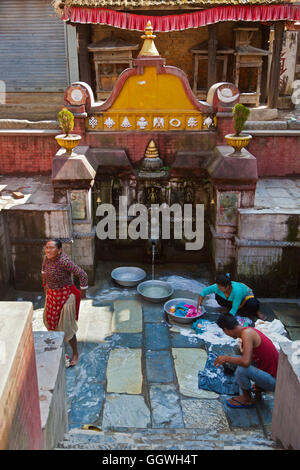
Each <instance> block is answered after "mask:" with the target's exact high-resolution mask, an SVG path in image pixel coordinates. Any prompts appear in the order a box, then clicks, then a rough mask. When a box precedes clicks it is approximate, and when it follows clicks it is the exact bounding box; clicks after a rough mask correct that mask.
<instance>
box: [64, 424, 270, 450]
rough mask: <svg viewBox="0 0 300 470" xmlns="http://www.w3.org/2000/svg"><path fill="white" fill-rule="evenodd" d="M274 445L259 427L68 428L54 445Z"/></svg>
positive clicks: (250, 447) (105, 447)
mask: <svg viewBox="0 0 300 470" xmlns="http://www.w3.org/2000/svg"><path fill="white" fill-rule="evenodd" d="M278 448H279V447H278V445H277V444H276V443H275V442H274V441H272V440H270V439H268V438H266V437H265V436H264V434H263V433H262V432H259V431H250V432H249V431H247V432H244V431H239V432H237V431H229V432H226V433H219V432H217V431H213V432H211V431H209V430H207V429H181V430H176V429H170V430H168V429H164V430H161V429H145V430H139V431H134V432H130V433H128V432H109V431H106V432H104V431H99V432H98V431H91V430H86V431H83V430H82V429H72V430H71V431H70V432H68V433H67V434H66V436H65V438H64V440H63V441H61V442H60V443H59V444H58V446H57V448H56V449H59V450H62V449H70V450H71V449H74V450H75V449H86V450H100V449H101V450H147V449H148V450H209V449H212V450H213V449H214V450H217V449H219V450H246V449H247V450H255V449H257V450H273V449H278Z"/></svg>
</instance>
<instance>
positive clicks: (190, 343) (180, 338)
mask: <svg viewBox="0 0 300 470" xmlns="http://www.w3.org/2000/svg"><path fill="white" fill-rule="evenodd" d="M171 342H172V347H173V348H202V347H204V346H205V341H204V340H203V339H201V338H199V336H196V335H195V336H184V335H181V334H179V333H171Z"/></svg>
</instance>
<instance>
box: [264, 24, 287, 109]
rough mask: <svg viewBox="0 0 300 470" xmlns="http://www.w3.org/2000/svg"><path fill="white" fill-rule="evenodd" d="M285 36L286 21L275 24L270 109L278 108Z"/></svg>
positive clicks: (269, 98)
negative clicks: (281, 60)
mask: <svg viewBox="0 0 300 470" xmlns="http://www.w3.org/2000/svg"><path fill="white" fill-rule="evenodd" d="M283 34H284V21H276V22H275V23H274V41H273V53H272V64H271V73H270V83H269V97H268V107H269V108H277V103H278V96H279V79H280V58H281V52H282V43H283Z"/></svg>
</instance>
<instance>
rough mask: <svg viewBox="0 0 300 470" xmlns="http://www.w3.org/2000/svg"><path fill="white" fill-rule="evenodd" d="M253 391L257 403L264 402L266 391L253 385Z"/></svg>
mask: <svg viewBox="0 0 300 470" xmlns="http://www.w3.org/2000/svg"><path fill="white" fill-rule="evenodd" d="M252 390H253V393H254V399H255V401H262V392H263V391H264V390H263V389H262V388H260V387H259V386H258V385H256V384H254V385H253V387H252Z"/></svg>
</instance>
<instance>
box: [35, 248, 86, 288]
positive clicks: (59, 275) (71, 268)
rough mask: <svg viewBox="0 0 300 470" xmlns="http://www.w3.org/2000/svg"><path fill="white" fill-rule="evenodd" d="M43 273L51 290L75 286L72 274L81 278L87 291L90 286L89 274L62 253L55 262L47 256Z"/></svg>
mask: <svg viewBox="0 0 300 470" xmlns="http://www.w3.org/2000/svg"><path fill="white" fill-rule="evenodd" d="M42 273H43V274H44V275H45V281H46V285H47V287H48V288H49V289H61V288H62V287H64V286H71V285H72V284H73V282H72V276H71V275H72V274H74V276H76V277H78V278H79V280H80V287H81V288H82V289H87V286H88V275H87V273H86V272H85V271H84V270H83V269H81V268H80V267H79V266H77V264H75V263H73V261H72V260H71V259H70V258H69V257H68V256H67V255H65V254H63V253H60V254H59V256H58V257H57V258H56V259H55V260H50V259H48V258H47V257H46V256H45V257H44V259H43V264H42Z"/></svg>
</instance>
